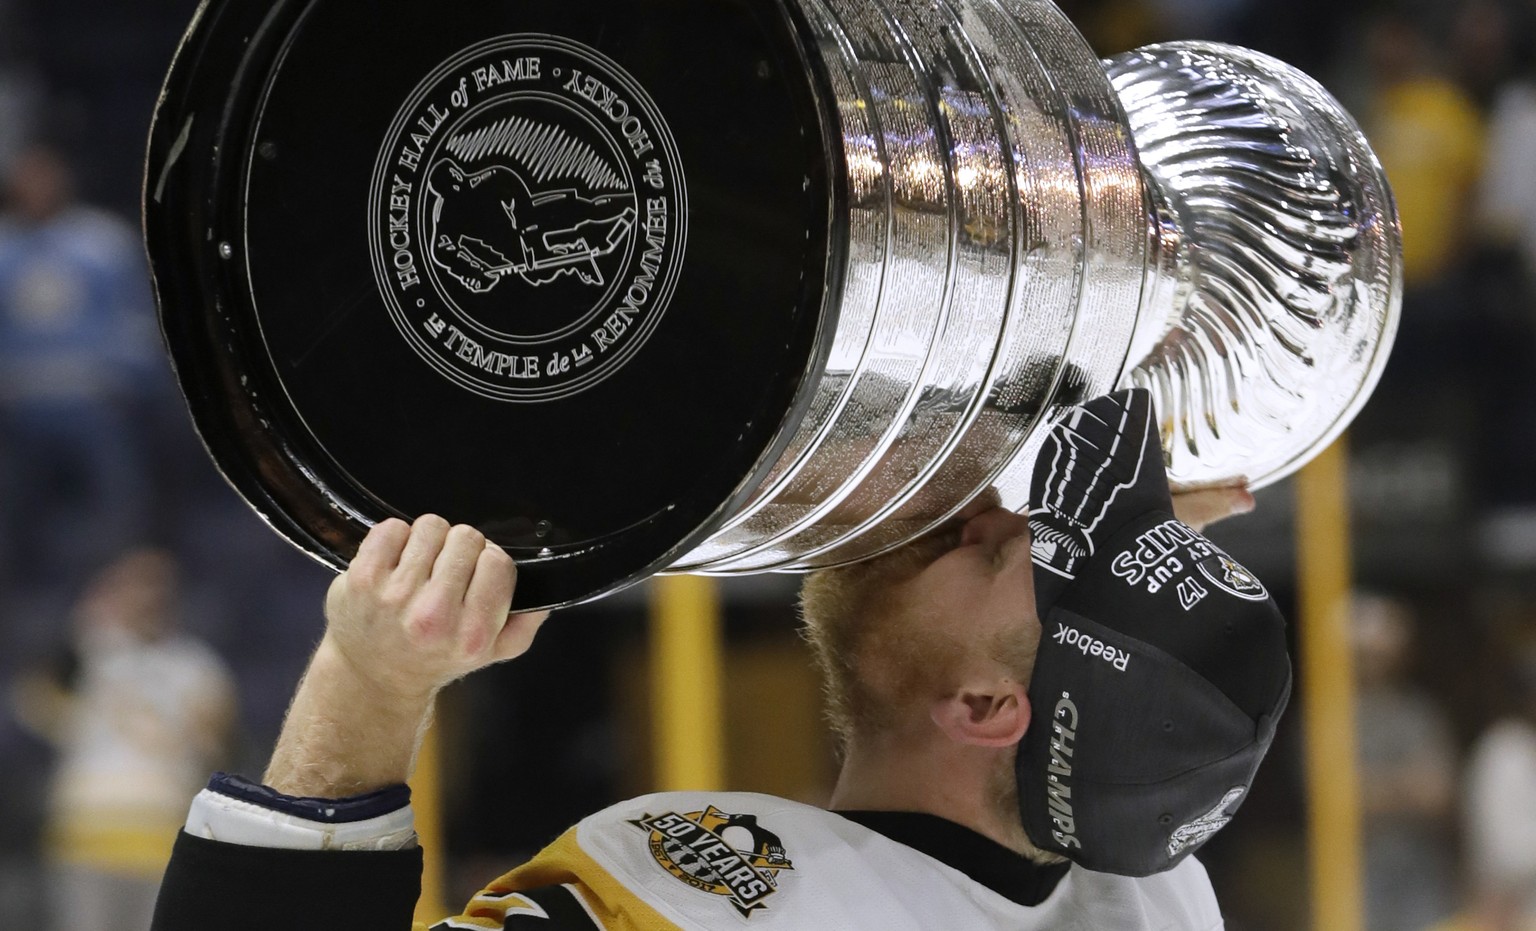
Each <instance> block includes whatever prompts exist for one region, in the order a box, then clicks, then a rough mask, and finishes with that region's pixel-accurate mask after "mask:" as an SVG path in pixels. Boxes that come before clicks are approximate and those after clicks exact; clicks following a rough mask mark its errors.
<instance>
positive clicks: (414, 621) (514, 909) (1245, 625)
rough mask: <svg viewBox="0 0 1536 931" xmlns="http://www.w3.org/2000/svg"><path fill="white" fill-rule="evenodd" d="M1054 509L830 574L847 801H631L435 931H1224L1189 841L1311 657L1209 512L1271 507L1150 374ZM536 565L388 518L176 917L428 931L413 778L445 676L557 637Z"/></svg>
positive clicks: (1054, 471) (459, 532)
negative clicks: (1192, 446)
mask: <svg viewBox="0 0 1536 931" xmlns="http://www.w3.org/2000/svg"><path fill="white" fill-rule="evenodd" d="M1031 497H1032V502H1033V504H1034V505H1035V507H1034V510H1033V513H1032V519H1031V518H1026V517H1023V516H1021V515H1017V514H1013V513H1011V512H1008V511H1005V510H1002V509H1000V508H990V509H986V508H983V507H978V508H976V509H973V510H979V511H980V513H975V514H974V515H972V516H970V517H969V519H968V520H966V521H965V522H964V523H963V524H962V525H961V526H960V527H959V528H958V529H956V530H953V531H951V532H949V533H947V534H941V535H939V536H936V537H931V538H928V539H925V540H922V541H919V542H917V543H915V544H913V545H910V546H908V547H906V548H904V549H902V550H899V551H897V552H896V553H893V554H891V555H889V556H886V557H883V558H881V559H877V560H873V561H870V562H867V563H864V564H860V565H857V566H853V567H849V568H846V569H839V570H833V571H829V572H823V573H820V574H818V575H816V576H813V577H812V578H811V579H809V580H808V582H807V584H806V587H805V593H804V598H803V602H804V603H803V608H804V614H805V622H806V625H807V630H808V635H809V638H810V639H811V641H812V644H813V646H814V648H815V650H816V653H817V656H818V659H819V661H820V663H821V665H822V667H823V671H824V673H825V675H826V678H827V688H828V696H829V701H830V706H831V707H830V711H831V715H832V718H833V720H834V722H835V724H836V725H837V729H838V731H839V734H840V737H841V738H842V745H843V746H842V749H843V766H842V770H841V774H840V777H839V779H838V782H837V786H836V789H835V791H834V794H833V797H832V799H831V805H830V807H829V809H820V808H815V807H811V806H807V805H802V804H799V803H796V802H791V801H788V800H785V799H780V798H774V797H769V796H763V795H754V794H747V793H729V792H706V793H695V792H685V793H665V794H658V795H651V796H646V797H642V798H638V799H634V800H632V801H628V802H623V803H620V804H618V805H615V806H613V807H611V808H609V809H607V810H605V811H603V812H600V813H598V814H596V815H593V816H591V817H589V818H586V819H584V820H583V821H582V822H581V823H580V824H578V825H577V826H575V827H574V828H572V829H571V830H569V831H568V832H566V833H565V834H564V835H563V836H561V837H560V838H559V839H557V840H556V841H555V842H554V843H553V844H551V845H550V847H549V848H547V849H546V850H544V851H543V852H541V853H540V854H539V855H538V856H536V857H535V858H534V859H533V860H531V861H530V862H528V863H526V864H524V865H522V866H520V867H518V868H516V869H514V870H513V871H512V872H510V873H508V874H506V875H505V876H503V877H501V878H499V879H497V880H495V881H494V882H492V883H491V884H490V885H489V886H487V887H486V889H485V890H484V891H483V892H482V893H480V894H479V895H478V896H476V897H475V898H474V899H473V900H472V901H471V902H470V903H469V904H468V906H467V907H466V908H465V910H464V911H463V913H462V914H461V915H460V916H458V917H454V918H448V919H445V920H444V921H442V922H441V923H439V924H437V925H435V926H434V929H439V931H447V929H465V928H475V929H513V931H516V929H525V928H526V929H548V931H553V929H562V928H564V929H588V931H595V929H607V931H618V929H657V931H669V929H709V928H732V927H748V928H761V929H769V931H775V929H795V931H811V929H836V931H851V929H864V928H867V929H880V931H890V929H914V931H916V929H945V931H948V929H988V928H998V929H1004V928H1006V929H1010V931H1032V929H1041V931H1045V929H1050V931H1064V929H1085V931H1086V929H1095V931H1102V929H1127V931H1140V929H1146V931H1153V929H1157V931H1163V929H1214V928H1220V927H1221V925H1222V921H1221V917H1220V912H1219V909H1218V907H1217V904H1216V901H1215V897H1214V894H1213V892H1212V890H1211V886H1210V883H1209V881H1208V879H1207V878H1206V874H1205V872H1204V869H1203V868H1202V867H1201V866H1200V864H1199V863H1198V862H1197V861H1196V860H1194V859H1193V858H1192V857H1190V854H1191V853H1192V852H1193V851H1194V850H1195V849H1196V848H1198V847H1199V846H1200V844H1201V843H1202V842H1203V841H1204V840H1205V839H1206V838H1207V837H1209V836H1210V835H1211V834H1212V833H1214V832H1215V831H1216V830H1217V829H1218V828H1220V827H1221V826H1222V825H1224V824H1225V823H1226V822H1227V821H1228V820H1230V818H1231V816H1232V812H1233V811H1234V810H1235V809H1236V807H1237V805H1238V804H1239V803H1240V802H1241V800H1242V798H1243V796H1244V795H1245V793H1246V791H1247V788H1248V786H1249V785H1250V784H1251V780H1252V777H1253V774H1254V772H1255V770H1256V769H1257V766H1258V763H1259V760H1260V759H1261V758H1262V756H1263V754H1264V752H1265V750H1266V749H1267V747H1268V745H1269V742H1270V740H1271V738H1272V736H1273V732H1274V725H1275V720H1276V718H1277V716H1278V715H1279V713H1280V711H1281V710H1282V709H1283V707H1284V704H1285V702H1286V699H1287V697H1288V694H1289V688H1290V666H1289V661H1288V659H1287V657H1286V654H1285V643H1284V639H1285V638H1284V629H1283V623H1282V621H1281V620H1280V618H1279V615H1278V613H1277V612H1276V610H1275V608H1274V605H1273V602H1272V601H1271V600H1270V599H1269V597H1268V593H1267V592H1265V591H1264V588H1263V586H1262V584H1261V583H1259V582H1258V580H1257V579H1255V578H1254V577H1253V576H1252V574H1251V573H1249V572H1247V571H1246V570H1244V569H1243V568H1242V567H1241V566H1240V565H1238V564H1237V563H1236V562H1234V561H1233V560H1232V559H1231V558H1230V557H1228V556H1227V555H1226V554H1225V553H1223V552H1221V551H1220V550H1219V549H1217V548H1216V547H1215V546H1214V545H1213V544H1211V543H1210V542H1209V541H1208V540H1206V539H1205V538H1204V537H1203V536H1201V535H1200V534H1199V533H1198V531H1197V530H1196V529H1195V528H1196V527H1198V526H1201V525H1203V524H1204V523H1206V522H1208V521H1210V520H1214V519H1219V518H1221V517H1224V516H1226V515H1228V514H1231V513H1236V512H1240V511H1244V510H1247V509H1248V508H1250V507H1251V506H1252V499H1251V497H1250V496H1249V495H1248V493H1247V491H1246V490H1244V489H1242V488H1241V487H1237V486H1233V487H1226V488H1214V489H1205V490H1202V491H1196V492H1190V493H1186V494H1182V495H1179V496H1178V497H1177V498H1176V499H1175V498H1172V497H1171V496H1170V491H1169V488H1168V485H1167V479H1166V476H1165V474H1164V471H1163V468H1162V457H1161V447H1160V444H1159V442H1158V437H1157V430H1156V428H1155V426H1154V425H1153V414H1152V409H1151V404H1150V399H1149V398H1148V397H1147V396H1146V394H1145V393H1144V392H1122V393H1120V394H1117V395H1113V396H1110V397H1108V398H1101V399H1098V400H1096V401H1093V402H1090V403H1089V404H1087V405H1085V406H1084V407H1082V408H1079V409H1076V410H1075V411H1073V412H1072V413H1071V414H1070V416H1069V417H1067V418H1066V419H1065V420H1064V421H1063V422H1062V423H1061V424H1059V425H1058V426H1057V427H1056V428H1055V429H1054V430H1053V432H1052V434H1051V437H1050V439H1049V441H1048V442H1047V444H1046V448H1045V450H1044V451H1043V452H1042V454H1041V456H1040V459H1039V465H1038V467H1037V471H1036V476H1035V483H1034V486H1033V490H1032V495H1031ZM1176 514H1177V515H1179V516H1175V515H1176ZM1179 517H1182V518H1183V520H1180V519H1179ZM1031 524H1033V527H1031ZM1032 530H1033V533H1032V532H1031V531H1032ZM1032 543H1033V546H1032ZM513 582H514V569H513V566H512V562H511V560H510V559H509V558H508V557H507V555H506V554H505V553H504V552H502V551H501V549H500V548H498V547H497V546H495V545H494V544H489V543H487V542H486V540H485V538H484V536H483V535H481V534H480V533H479V532H478V531H475V530H474V529H472V528H469V527H463V526H460V527H449V526H448V524H447V523H446V522H445V521H443V520H441V519H439V518H435V517H430V516H428V517H423V518H420V519H418V520H417V521H416V522H415V523H414V524H412V525H407V524H405V523H403V522H400V521H390V522H386V523H383V524H380V525H379V526H378V527H376V528H375V529H374V530H373V532H372V533H370V534H369V536H368V537H367V539H366V540H365V541H364V543H363V545H362V547H361V549H360V550H359V552H358V554H357V557H356V559H355V560H354V561H353V563H352V565H351V568H350V569H349V570H348V571H347V572H346V573H345V574H344V575H342V576H341V577H340V578H339V579H338V580H337V581H336V583H335V584H334V585H333V586H332V588H331V591H330V593H329V596H328V598H327V603H326V616H327V628H326V633H325V636H324V638H323V640H322V642H321V644H320V646H319V648H318V649H317V651H316V653H315V655H314V657H313V659H312V661H311V663H310V667H309V670H308V672H307V673H306V675H305V676H304V678H303V680H302V682H301V683H300V685H299V688H298V692H297V694H296V695H295V697H294V700H293V704H292V707H291V708H290V711H289V714H288V718H287V721H286V723H285V725H284V728H283V733H282V736H281V738H280V739H279V742H278V745H277V748H276V750H275V752H274V755H273V758H272V761H271V765H270V767H269V768H268V770H267V773H266V777H265V779H264V784H263V785H257V784H254V783H250V782H247V781H244V780H241V779H238V778H235V777H228V776H216V777H215V778H214V780H213V782H212V783H211V784H210V785H209V787H208V788H207V789H206V790H204V791H203V792H202V793H201V794H200V795H199V796H198V798H197V800H196V801H195V802H194V804H193V807H192V811H191V813H190V815H189V819H188V823H187V827H186V830H185V831H184V832H183V833H182V834H181V836H180V838H179V840H178V845H177V851H176V854H175V858H174V859H173V862H172V865H171V867H170V869H169V871H168V872H167V875H166V880H165V883H164V886H163V887H162V893H161V899H160V905H159V910H158V913H157V917H156V924H155V928H156V931H190V929H218V931H230V929H246V928H250V929H257V928H260V929H264V931H266V929H278V928H281V929H308V928H314V929H322V928H323V929H327V931H351V929H356V931H375V929H405V928H408V927H409V926H410V916H411V912H412V908H413V906H414V903H415V900H416V897H417V894H418V890H419V879H420V870H421V851H420V850H419V849H418V848H417V845H416V839H415V834H414V832H413V830H412V821H411V812H410V807H409V804H408V800H409V792H408V790H407V789H406V788H405V786H404V782H405V780H406V778H407V777H408V776H409V775H410V772H411V767H412V763H413V758H414V755H415V752H416V748H417V746H418V743H419V740H420V736H421V734H422V733H423V731H424V729H425V727H426V725H427V723H428V722H429V721H430V717H431V710H432V704H433V698H434V696H435V694H436V692H437V691H438V689H440V688H441V687H442V686H444V685H445V684H447V683H448V682H451V681H453V680H454V679H456V678H459V677H460V676H463V675H467V674H468V673H470V672H473V671H474V670H476V669H479V668H481V667H483V666H485V665H488V664H490V663H494V662H500V661H504V660H510V659H513V658H515V657H518V656H520V655H521V654H522V653H523V652H524V651H526V650H527V649H528V647H529V645H530V644H531V643H532V641H533V638H534V635H535V634H536V632H537V631H538V628H539V625H540V624H541V623H543V621H544V617H543V616H540V615H521V616H512V617H510V618H509V617H508V616H507V610H508V606H509V604H510V601H511V595H512V588H513ZM530 765H535V764H533V763H530Z"/></svg>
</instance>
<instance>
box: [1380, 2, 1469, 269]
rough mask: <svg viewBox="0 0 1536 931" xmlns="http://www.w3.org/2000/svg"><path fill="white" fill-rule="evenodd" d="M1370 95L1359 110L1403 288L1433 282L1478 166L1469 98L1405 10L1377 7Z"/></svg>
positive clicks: (1464, 216)
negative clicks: (1399, 244)
mask: <svg viewBox="0 0 1536 931" xmlns="http://www.w3.org/2000/svg"><path fill="white" fill-rule="evenodd" d="M1367 55H1368V58H1369V63H1370V67H1371V83H1372V92H1371V100H1370V102H1369V103H1368V105H1367V110H1366V112H1365V113H1363V114H1361V116H1362V122H1363V123H1364V124H1365V126H1366V130H1367V134H1368V135H1369V136H1370V139H1371V142H1372V144H1373V145H1374V146H1375V148H1376V153H1377V155H1379V156H1380V157H1381V161H1382V164H1383V165H1384V166H1385V167H1386V169H1387V176H1388V177H1389V179H1390V180H1391V182H1392V187H1393V191H1394V193H1395V194H1396V195H1397V204H1398V210H1399V211H1400V213H1401V215H1402V221H1403V239H1404V265H1405V269H1404V271H1405V277H1406V278H1407V283H1408V286H1409V288H1410V289H1413V288H1423V287H1427V286H1430V285H1433V284H1436V283H1438V282H1440V281H1442V280H1443V279H1444V277H1445V276H1446V274H1447V273H1448V272H1449V271H1451V270H1452V268H1453V266H1454V265H1455V263H1456V261H1457V260H1458V259H1459V258H1460V257H1461V256H1462V254H1463V251H1464V247H1465V244H1466V240H1467V236H1468V233H1469V230H1470V225H1469V223H1468V220H1469V219H1470V217H1469V216H1468V213H1469V211H1468V209H1467V205H1468V204H1469V203H1470V195H1471V194H1472V192H1473V190H1474V188H1475V186H1476V184H1477V180H1478V177H1479V173H1480V171H1481V169H1482V150H1483V126H1482V121H1481V118H1480V116H1479V114H1478V111H1477V107H1476V105H1475V104H1474V103H1473V102H1472V100H1471V99H1470V98H1469V97H1468V96H1467V94H1466V93H1465V92H1464V91H1462V90H1461V88H1459V87H1458V86H1457V85H1456V84H1455V83H1454V82H1453V81H1451V80H1450V79H1449V78H1447V77H1446V76H1445V75H1444V73H1443V70H1442V66H1441V61H1440V59H1441V57H1442V53H1441V51H1440V50H1439V49H1438V48H1437V47H1436V46H1435V45H1434V44H1432V43H1431V42H1430V41H1429V39H1428V36H1427V35H1426V34H1425V32H1424V30H1423V28H1422V27H1421V26H1420V25H1419V24H1418V23H1416V22H1415V21H1414V20H1413V19H1411V18H1409V17H1408V16H1406V15H1403V14H1400V13H1394V12H1385V13H1380V14H1378V15H1377V16H1376V17H1375V18H1374V19H1373V20H1372V22H1371V24H1370V29H1369V34H1368V38H1367Z"/></svg>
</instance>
